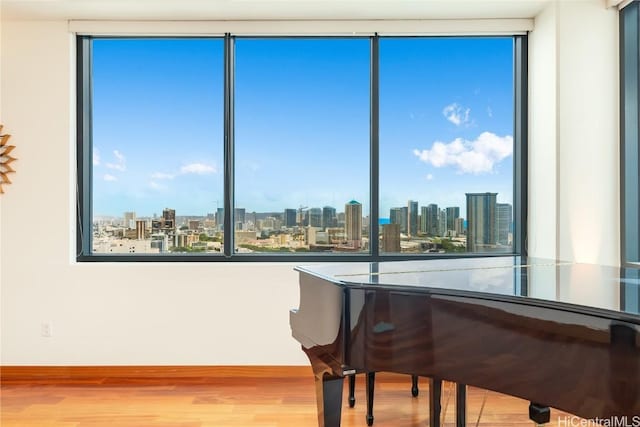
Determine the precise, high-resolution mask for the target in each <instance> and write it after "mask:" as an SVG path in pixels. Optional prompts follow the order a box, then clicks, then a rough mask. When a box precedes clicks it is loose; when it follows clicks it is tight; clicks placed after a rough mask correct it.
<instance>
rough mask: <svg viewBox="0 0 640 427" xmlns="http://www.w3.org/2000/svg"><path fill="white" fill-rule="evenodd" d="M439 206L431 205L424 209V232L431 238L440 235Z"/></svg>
mask: <svg viewBox="0 0 640 427" xmlns="http://www.w3.org/2000/svg"><path fill="white" fill-rule="evenodd" d="M439 213H440V211H439V209H438V205H436V204H434V203H431V204H429V205H427V206H423V207H422V223H423V227H424V228H423V230H422V232H423V233H425V234H428V235H430V236H437V235H438V228H439V227H438V223H439V221H440V214H439Z"/></svg>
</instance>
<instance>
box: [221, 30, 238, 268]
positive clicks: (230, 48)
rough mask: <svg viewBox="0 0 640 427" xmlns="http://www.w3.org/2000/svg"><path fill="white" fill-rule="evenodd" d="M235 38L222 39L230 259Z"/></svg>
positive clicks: (226, 226)
mask: <svg viewBox="0 0 640 427" xmlns="http://www.w3.org/2000/svg"><path fill="white" fill-rule="evenodd" d="M234 53H235V37H233V36H231V35H230V34H226V35H225V37H224V231H223V236H224V238H223V241H224V255H225V256H226V257H230V256H231V255H232V254H233V252H234V249H233V248H234V246H233V244H234V242H233V240H234V239H233V238H234V224H233V222H234V220H233V217H234V215H233V214H234V194H233V190H234V184H233V183H234V181H233V178H234V173H235V171H234V158H233V153H234V151H233V149H234V134H233V129H234V118H233V109H234V106H233V99H234V71H235V56H234Z"/></svg>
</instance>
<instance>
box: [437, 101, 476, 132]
mask: <svg viewBox="0 0 640 427" xmlns="http://www.w3.org/2000/svg"><path fill="white" fill-rule="evenodd" d="M442 114H443V115H444V116H445V117H446V118H447V120H449V121H450V122H451V123H453V124H454V125H456V126H460V125H464V124H467V123H469V120H470V118H469V115H470V114H471V108H463V107H462V106H461V105H459V104H458V103H457V102H454V103H453V104H450V105H447V106H446V107H444V109H443V110H442Z"/></svg>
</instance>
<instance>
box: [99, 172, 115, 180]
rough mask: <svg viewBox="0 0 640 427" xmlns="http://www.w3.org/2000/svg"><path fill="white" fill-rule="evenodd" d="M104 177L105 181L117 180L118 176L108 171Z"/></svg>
mask: <svg viewBox="0 0 640 427" xmlns="http://www.w3.org/2000/svg"><path fill="white" fill-rule="evenodd" d="M102 179H104V180H105V181H117V180H118V178H116V177H115V176H113V175H109V174H108V173H105V174H104V176H103V177H102Z"/></svg>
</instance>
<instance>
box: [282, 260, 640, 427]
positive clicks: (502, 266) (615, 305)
mask: <svg viewBox="0 0 640 427" xmlns="http://www.w3.org/2000/svg"><path fill="white" fill-rule="evenodd" d="M296 270H297V271H298V272H299V274H300V305H299V308H298V309H294V310H291V312H290V325H291V330H292V335H293V337H294V338H295V339H296V340H297V341H299V342H300V344H301V345H302V350H303V351H304V352H305V353H306V354H307V356H308V358H309V360H310V362H311V366H312V368H313V373H314V375H315V384H316V397H317V406H318V425H319V426H320V427H337V426H340V418H341V408H342V390H343V378H344V377H345V376H348V375H352V374H356V373H362V372H367V373H371V372H381V371H382V372H395V373H404V374H412V375H419V376H424V377H428V378H429V379H430V381H431V387H430V389H431V390H430V392H431V398H430V419H429V423H430V425H431V426H432V427H434V426H435V427H438V426H439V423H440V422H439V420H440V387H439V386H440V384H441V381H442V380H447V381H452V382H455V383H456V384H457V386H458V395H457V396H458V399H457V400H458V404H457V409H456V414H457V425H464V423H465V399H464V396H465V394H464V387H465V385H473V386H476V387H480V388H484V389H488V390H493V391H496V392H500V393H505V394H508V395H512V396H516V397H519V398H522V399H526V400H528V401H530V402H531V406H530V412H531V417H532V419H534V420H536V421H537V422H541V421H540V419H539V418H538V419H536V417H542V418H543V419H544V417H545V415H546V418H547V419H548V417H549V415H548V408H549V407H553V408H557V409H560V410H563V411H566V412H568V413H571V414H575V415H577V416H579V417H582V418H585V419H588V420H596V419H599V420H605V419H608V420H614V419H615V420H626V422H627V423H628V425H633V424H631V423H632V422H633V421H635V420H638V422H640V314H639V313H640V270H638V269H634V268H617V267H608V266H599V265H591V264H577V263H568V262H559V261H555V260H544V259H534V258H524V257H518V256H506V257H487V258H465V259H449V260H427V261H400V262H398V261H396V262H373V263H360V262H357V263H335V264H322V265H316V266H305V267H297V268H296ZM625 417H626V418H625ZM636 417H637V418H636ZM543 421H544V420H543ZM612 425H613V424H612ZM620 425H624V424H620Z"/></svg>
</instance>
